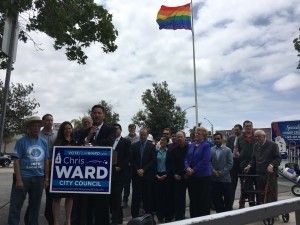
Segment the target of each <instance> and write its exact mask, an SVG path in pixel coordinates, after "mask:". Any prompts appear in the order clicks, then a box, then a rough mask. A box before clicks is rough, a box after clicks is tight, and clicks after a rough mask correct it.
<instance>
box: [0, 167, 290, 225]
mask: <svg viewBox="0 0 300 225" xmlns="http://www.w3.org/2000/svg"><path fill="white" fill-rule="evenodd" d="M12 173H13V168H12V165H11V166H10V167H9V168H1V167H0V225H5V224H7V216H8V210H9V200H10V190H11V183H12ZM292 185H293V183H291V182H290V181H288V180H286V179H284V178H282V177H280V178H279V186H278V187H279V199H280V200H281V199H287V198H293V197H295V196H294V195H293V194H292V193H291V191H290V189H291V187H292ZM239 193H240V190H239V189H238V190H237V192H236V200H235V204H234V208H235V209H237V208H238V198H239ZM187 199H188V198H187ZM44 204H45V195H44V196H43V199H42V207H41V212H40V225H47V222H46V220H45V218H44V215H43V210H44ZM24 205H26V203H25V204H24ZM187 205H188V201H187ZM23 208H24V209H25V208H26V207H23ZM24 209H23V210H22V215H21V218H23V216H24ZM61 210H62V211H63V210H64V208H63V207H61ZM62 213H63V212H62ZM123 213H124V222H123V224H127V222H128V221H129V220H130V219H131V216H130V209H129V208H126V209H123ZM212 213H215V212H214V211H212ZM186 215H187V216H188V215H189V213H188V208H187V213H186ZM62 221H64V220H63V218H61V224H63V222H62ZM23 224H24V223H23V222H21V223H20V225H23ZM258 224H263V223H262V222H261V221H260V222H256V223H251V225H258ZM275 224H283V221H282V219H281V218H280V220H279V221H276V222H275ZM285 224H292V225H293V224H295V215H294V213H291V214H290V221H289V222H288V223H285ZM249 225H250V224H249Z"/></svg>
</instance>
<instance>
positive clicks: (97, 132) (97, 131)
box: [95, 127, 99, 140]
mask: <svg viewBox="0 0 300 225" xmlns="http://www.w3.org/2000/svg"><path fill="white" fill-rule="evenodd" d="M98 134H99V127H97V128H96V133H95V140H96V138H97V136H98Z"/></svg>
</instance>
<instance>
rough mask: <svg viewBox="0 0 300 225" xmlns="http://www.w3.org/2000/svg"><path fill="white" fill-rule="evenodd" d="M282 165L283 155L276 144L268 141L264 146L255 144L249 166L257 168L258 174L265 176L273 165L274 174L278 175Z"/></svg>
mask: <svg viewBox="0 0 300 225" xmlns="http://www.w3.org/2000/svg"><path fill="white" fill-rule="evenodd" d="M280 163H281V155H280V153H279V149H278V145H277V144H276V143H275V142H273V141H269V140H266V141H265V143H264V144H263V145H260V144H259V143H258V142H257V143H255V145H254V148H253V155H252V160H251V161H250V163H249V164H250V165H251V166H254V167H255V169H256V173H258V174H265V173H266V171H267V167H268V166H269V164H271V165H272V166H273V171H274V173H275V174H276V175H277V173H278V167H279V165H280Z"/></svg>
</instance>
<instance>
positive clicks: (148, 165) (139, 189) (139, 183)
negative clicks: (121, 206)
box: [131, 141, 156, 218]
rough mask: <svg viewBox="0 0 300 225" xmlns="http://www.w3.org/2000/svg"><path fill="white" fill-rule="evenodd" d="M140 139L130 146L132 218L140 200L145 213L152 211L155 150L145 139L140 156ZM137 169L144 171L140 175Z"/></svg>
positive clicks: (136, 214)
mask: <svg viewBox="0 0 300 225" xmlns="http://www.w3.org/2000/svg"><path fill="white" fill-rule="evenodd" d="M142 146H143V145H142V143H141V141H138V142H136V143H134V144H132V146H131V151H132V155H131V165H132V203H131V215H132V217H133V218H135V217H138V216H139V206H140V202H141V200H142V201H143V207H144V210H145V213H152V207H153V205H152V200H153V195H152V193H153V182H154V177H155V173H156V150H155V146H154V145H153V144H152V143H151V142H149V141H146V143H145V145H144V149H143V154H142V156H141V147H142ZM138 169H143V170H144V171H145V173H144V175H143V176H142V177H140V176H139V175H138V173H137V170H138Z"/></svg>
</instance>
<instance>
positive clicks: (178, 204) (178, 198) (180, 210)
mask: <svg viewBox="0 0 300 225" xmlns="http://www.w3.org/2000/svg"><path fill="white" fill-rule="evenodd" d="M186 189H187V180H186V179H182V180H174V214H175V220H183V219H184V218H185V207H186V204H185V201H186Z"/></svg>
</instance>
